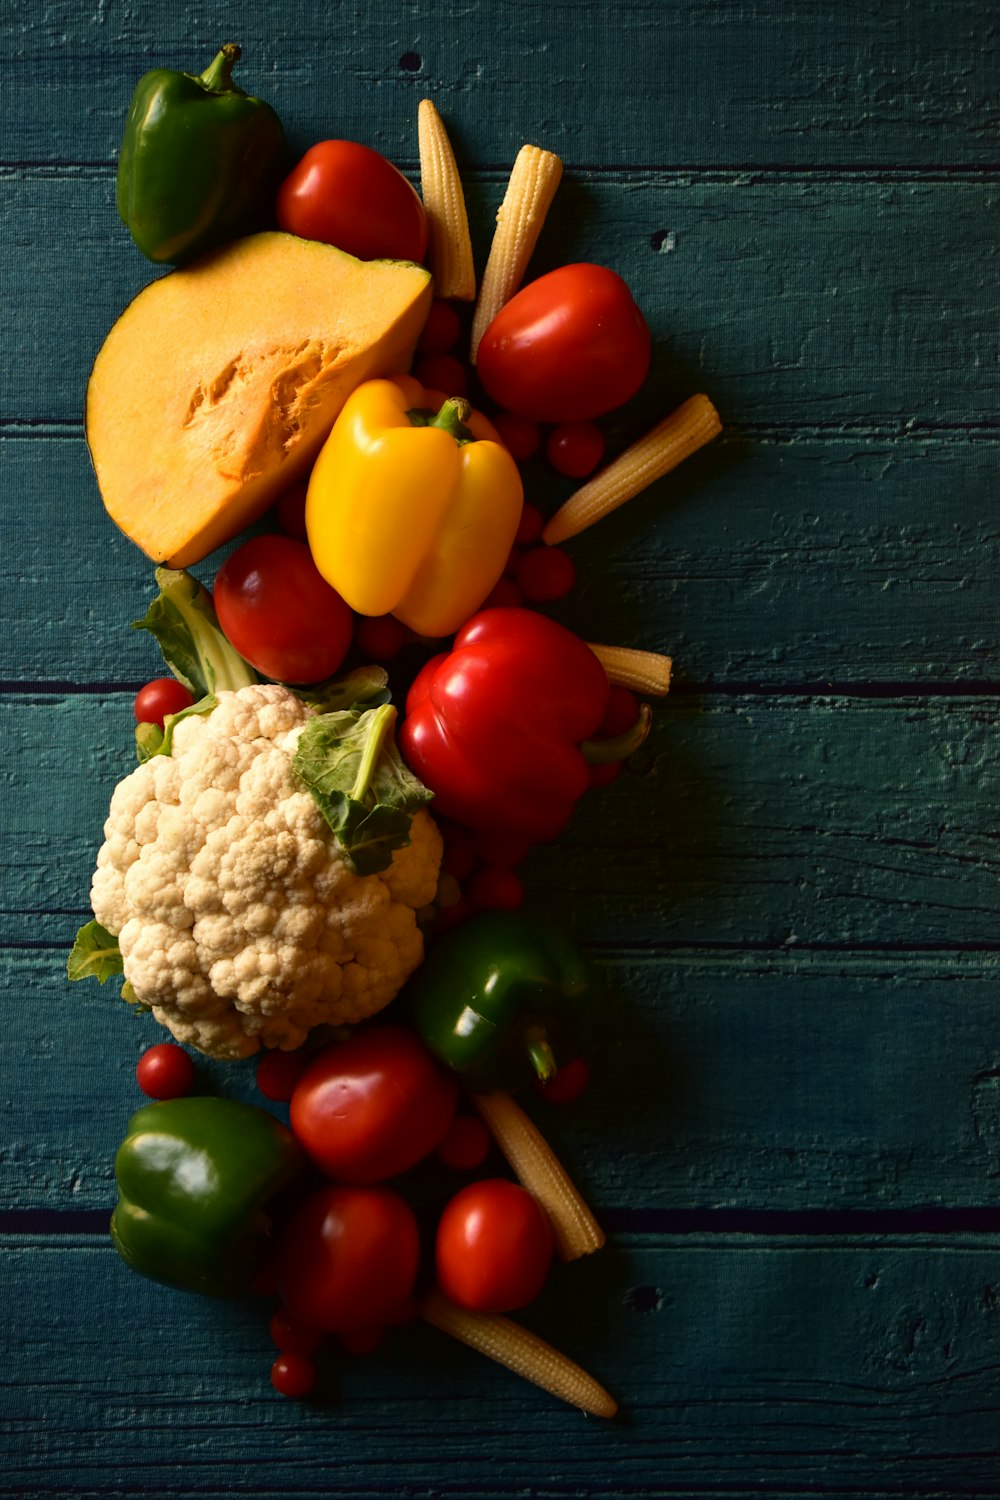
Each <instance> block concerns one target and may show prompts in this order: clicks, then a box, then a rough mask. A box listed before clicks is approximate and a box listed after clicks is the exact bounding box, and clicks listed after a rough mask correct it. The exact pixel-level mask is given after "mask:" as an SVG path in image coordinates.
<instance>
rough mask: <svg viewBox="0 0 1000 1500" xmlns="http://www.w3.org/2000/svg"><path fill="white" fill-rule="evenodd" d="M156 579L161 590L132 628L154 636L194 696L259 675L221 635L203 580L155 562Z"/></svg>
mask: <svg viewBox="0 0 1000 1500" xmlns="http://www.w3.org/2000/svg"><path fill="white" fill-rule="evenodd" d="M156 582H157V584H158V585H159V589H160V592H159V594H157V596H156V598H155V599H154V600H153V602H152V604H151V605H150V606H149V609H148V610H147V611H146V613H145V615H144V616H143V618H142V619H141V620H133V621H132V629H133V630H148V631H149V633H150V634H151V635H153V636H155V637H156V640H157V641H158V642H159V646H160V650H161V651H162V652H163V659H164V661H165V662H166V664H167V666H168V667H169V668H170V670H171V672H173V674H174V676H175V677H176V678H177V679H178V680H179V681H180V682H183V684H184V686H185V687H186V688H187V689H188V690H189V691H190V692H191V693H193V694H194V696H195V698H205V697H207V696H208V694H210V693H217V692H221V691H223V690H224V689H231V690H234V691H235V690H236V689H238V688H242V687H250V686H251V684H252V683H255V682H259V681H260V678H259V677H258V676H257V673H256V672H255V671H254V669H253V667H252V666H251V665H250V663H249V662H248V661H244V659H243V657H242V656H241V655H240V653H239V652H238V651H237V650H236V647H235V646H231V645H230V643H229V641H227V639H226V637H225V636H224V635H223V633H222V628H221V626H220V625H219V619H218V616H217V615H216V613H215V605H214V604H213V603H212V596H211V594H210V593H209V592H208V590H207V589H206V588H205V586H204V584H202V583H199V582H198V580H197V578H195V577H193V576H192V574H190V573H188V572H187V571H186V570H185V569H184V568H157V570H156Z"/></svg>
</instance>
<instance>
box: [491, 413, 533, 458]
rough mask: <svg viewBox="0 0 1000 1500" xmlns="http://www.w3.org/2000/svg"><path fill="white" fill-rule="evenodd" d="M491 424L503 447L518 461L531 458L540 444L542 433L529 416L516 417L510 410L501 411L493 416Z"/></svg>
mask: <svg viewBox="0 0 1000 1500" xmlns="http://www.w3.org/2000/svg"><path fill="white" fill-rule="evenodd" d="M493 426H494V427H495V428H496V430H497V432H499V434H500V438H501V441H502V442H503V445H504V447H505V448H506V449H507V451H508V453H509V454H510V455H511V457H512V458H516V459H517V460H518V462H519V463H521V462H523V461H524V459H526V458H533V457H534V455H535V454H536V453H537V452H538V450H539V448H540V447H541V445H542V434H541V432H540V430H539V427H538V423H537V422H533V421H532V420H531V418H530V417H518V416H515V414H514V413H513V412H512V411H501V412H498V413H497V415H496V416H495V417H494V418H493Z"/></svg>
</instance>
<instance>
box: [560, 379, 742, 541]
mask: <svg viewBox="0 0 1000 1500" xmlns="http://www.w3.org/2000/svg"><path fill="white" fill-rule="evenodd" d="M721 431H722V422H721V421H720V419H719V413H718V412H717V411H716V409H715V407H714V406H713V405H712V403H711V401H710V400H709V399H708V397H707V396H692V397H691V398H690V400H688V401H685V402H684V404H683V406H679V407H678V408H677V410H676V411H675V412H671V414H670V416H669V417H665V418H664V419H663V421H662V422H658V423H657V425H656V426H655V427H654V428H653V429H652V431H651V432H647V433H646V435H645V437H641V438H639V439H638V441H637V442H634V443H633V444H632V445H631V447H629V448H626V449H625V452H624V453H622V454H620V455H619V457H618V458H616V459H615V460H614V461H613V462H612V463H610V464H608V465H607V467H606V468H604V469H602V470H601V471H600V472H599V473H598V474H595V475H594V477H593V479H590V480H588V481H587V483H586V484H585V485H582V486H581V488H580V489H578V490H576V491H575V493H574V494H572V495H570V497H569V499H568V500H567V501H566V503H565V504H564V505H562V506H560V508H559V509H558V510H557V511H556V513H555V515H554V516H553V517H552V518H551V520H550V521H549V522H548V524H547V525H546V527H545V529H544V530H543V532H542V540H543V541H544V542H547V543H548V544H549V545H550V546H551V545H554V544H555V543H556V542H564V541H566V540H567V539H568V538H569V537H571V536H577V535H578V534H579V533H580V532H581V531H586V529H587V527H588V526H593V525H594V522H595V521H600V520H601V519H602V518H603V517H604V516H608V515H610V514H611V512H612V511H613V510H617V509H618V507H619V506H620V505H624V504H625V502H626V500H631V499H632V498H633V496H635V495H638V494H639V493H640V491H642V490H644V489H646V488H647V487H648V486H649V485H651V484H653V483H654V482H655V481H656V480H657V479H662V478H663V476H664V474H669V473H670V471H671V469H676V467H677V465H678V464H680V463H683V461H684V459H686V458H690V457H691V454H692V453H696V452H697V451H698V449H699V448H703V447H704V446H705V444H706V443H709V442H711V440H712V438H714V437H717V436H718V434H719V433H720V432H721Z"/></svg>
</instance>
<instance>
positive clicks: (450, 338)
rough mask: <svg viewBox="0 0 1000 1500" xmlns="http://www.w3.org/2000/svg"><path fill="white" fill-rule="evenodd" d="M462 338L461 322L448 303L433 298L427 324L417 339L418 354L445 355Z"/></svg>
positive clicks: (438, 298)
mask: <svg viewBox="0 0 1000 1500" xmlns="http://www.w3.org/2000/svg"><path fill="white" fill-rule="evenodd" d="M461 336H462V322H461V319H460V318H459V316H458V313H457V312H456V311H455V309H454V308H453V307H452V305H451V303H450V302H444V301H442V299H441V298H440V297H435V299H434V301H433V302H432V303H431V310H430V312H429V313H428V314H427V322H426V323H425V324H424V326H423V331H422V332H421V335H420V337H419V338H418V339H417V350H418V352H419V353H420V354H447V353H448V351H449V350H450V349H454V347H455V345H456V344H457V343H458V341H459V339H460V338H461Z"/></svg>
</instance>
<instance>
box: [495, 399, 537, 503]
mask: <svg viewBox="0 0 1000 1500" xmlns="http://www.w3.org/2000/svg"><path fill="white" fill-rule="evenodd" d="M493 426H494V427H495V428H496V430H497V432H499V434H500V438H501V441H502V442H503V445H504V447H505V448H506V449H507V452H508V453H509V454H510V456H511V458H516V459H517V461H518V463H523V462H524V461H525V459H528V458H534V456H535V454H536V453H537V452H538V450H539V448H540V447H541V445H542V433H541V428H540V427H539V425H538V423H537V422H534V421H532V419H531V418H530V417H519V416H517V415H516V414H515V413H514V412H512V411H501V412H497V415H496V416H495V417H494V418H493ZM539 530H541V527H539Z"/></svg>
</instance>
